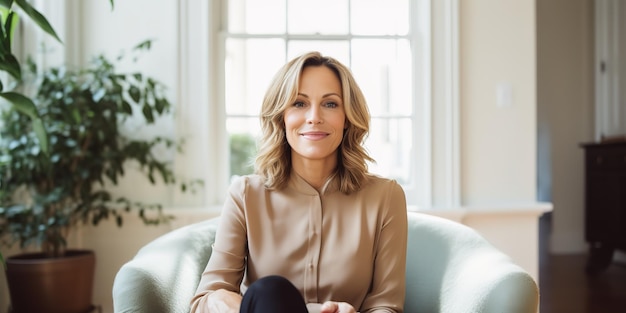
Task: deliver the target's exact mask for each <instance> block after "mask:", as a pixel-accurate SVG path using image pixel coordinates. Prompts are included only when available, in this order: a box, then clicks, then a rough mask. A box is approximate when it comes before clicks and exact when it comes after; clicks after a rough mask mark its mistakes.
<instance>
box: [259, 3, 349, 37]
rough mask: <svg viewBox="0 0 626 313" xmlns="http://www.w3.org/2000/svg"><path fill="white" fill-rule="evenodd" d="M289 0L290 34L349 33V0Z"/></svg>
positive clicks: (288, 18)
mask: <svg viewBox="0 0 626 313" xmlns="http://www.w3.org/2000/svg"><path fill="white" fill-rule="evenodd" d="M288 1H289V4H288V6H287V7H288V10H289V12H288V13H287V20H288V23H287V25H288V28H287V29H288V32H289V33H290V34H347V33H348V0H316V1H303V0H288ZM259 2H263V1H259Z"/></svg>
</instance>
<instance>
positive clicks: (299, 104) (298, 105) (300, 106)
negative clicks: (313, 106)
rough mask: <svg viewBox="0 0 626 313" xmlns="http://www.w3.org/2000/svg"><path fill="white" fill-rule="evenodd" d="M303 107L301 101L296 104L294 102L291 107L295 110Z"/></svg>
mask: <svg viewBox="0 0 626 313" xmlns="http://www.w3.org/2000/svg"><path fill="white" fill-rule="evenodd" d="M304 105H305V104H304V102H302V101H296V102H294V104H293V106H294V107H296V108H302V107H304Z"/></svg>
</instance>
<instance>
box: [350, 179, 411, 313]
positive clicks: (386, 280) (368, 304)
mask: <svg viewBox="0 0 626 313" xmlns="http://www.w3.org/2000/svg"><path fill="white" fill-rule="evenodd" d="M386 196H387V199H386V205H385V207H384V208H383V211H384V214H383V216H382V224H381V227H380V236H379V240H378V244H377V248H376V256H375V259H374V275H373V279H372V285H371V290H370V292H368V294H367V296H366V297H365V300H364V301H363V305H362V306H361V309H362V312H363V313H372V312H402V310H403V306H404V297H405V280H406V279H405V274H406V253H407V252H406V249H407V247H406V245H407V227H408V226H407V210H406V198H405V195H404V191H403V189H402V187H400V185H398V184H397V183H396V182H395V181H394V182H393V183H392V184H391V186H390V190H389V192H388V193H387V195H386Z"/></svg>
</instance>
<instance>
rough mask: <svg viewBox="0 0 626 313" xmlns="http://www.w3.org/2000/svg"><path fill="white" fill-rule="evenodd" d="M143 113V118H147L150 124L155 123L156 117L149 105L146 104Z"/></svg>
mask: <svg viewBox="0 0 626 313" xmlns="http://www.w3.org/2000/svg"><path fill="white" fill-rule="evenodd" d="M142 112H143V116H144V117H145V118H146V121H148V123H154V115H153V114H152V108H151V107H150V106H149V105H148V104H145V105H144V106H143V109H142Z"/></svg>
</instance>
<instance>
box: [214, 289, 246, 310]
mask: <svg viewBox="0 0 626 313" xmlns="http://www.w3.org/2000/svg"><path fill="white" fill-rule="evenodd" d="M241 298H242V297H241V295H240V294H238V293H235V292H232V291H228V290H225V289H218V290H216V291H214V292H212V293H211V294H210V295H209V296H208V298H207V308H208V309H209V312H211V313H239V307H240V306H241Z"/></svg>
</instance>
